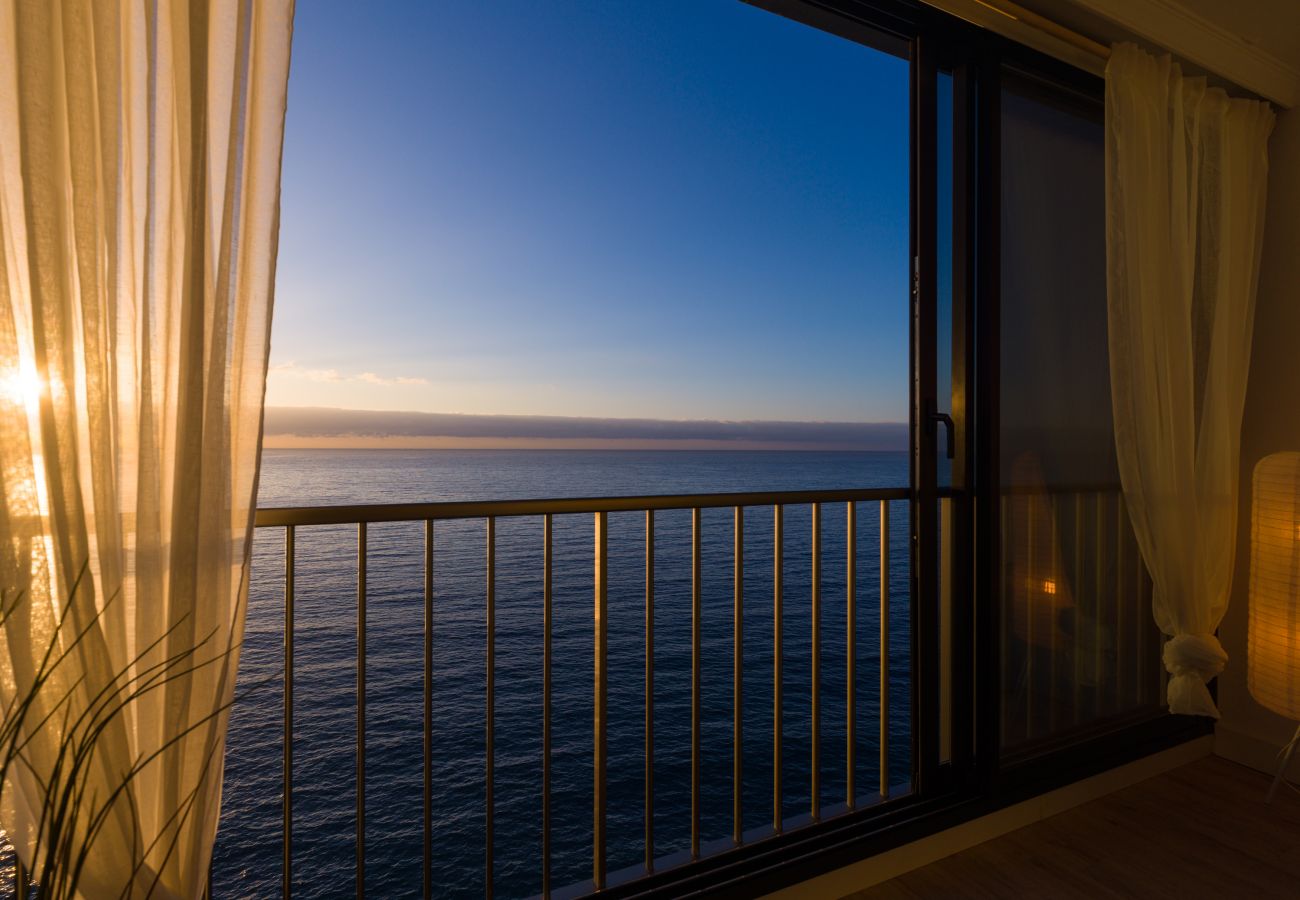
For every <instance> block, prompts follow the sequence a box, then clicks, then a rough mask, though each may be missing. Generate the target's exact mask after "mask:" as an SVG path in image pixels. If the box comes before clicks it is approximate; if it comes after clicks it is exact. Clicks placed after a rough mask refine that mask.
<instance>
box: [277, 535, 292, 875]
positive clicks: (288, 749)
mask: <svg viewBox="0 0 1300 900" xmlns="http://www.w3.org/2000/svg"><path fill="white" fill-rule="evenodd" d="M293 545H294V526H292V525H286V526H285V529H284V772H283V778H284V810H283V813H284V851H283V852H284V856H283V859H282V860H281V864H280V865H281V874H280V878H281V882H282V883H281V889H280V893H281V895H282V896H284V897H288V896H289V895H290V894H291V893H292V891H293V599H294V598H293V581H294V573H293V563H294V546H293Z"/></svg>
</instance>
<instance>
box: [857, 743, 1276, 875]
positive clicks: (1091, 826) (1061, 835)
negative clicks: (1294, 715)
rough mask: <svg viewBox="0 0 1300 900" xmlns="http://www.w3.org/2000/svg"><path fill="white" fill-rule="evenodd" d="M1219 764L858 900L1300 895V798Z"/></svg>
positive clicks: (1051, 822)
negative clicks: (1271, 793)
mask: <svg viewBox="0 0 1300 900" xmlns="http://www.w3.org/2000/svg"><path fill="white" fill-rule="evenodd" d="M1268 785H1269V779H1268V777H1267V776H1266V775H1263V774H1261V773H1259V772H1256V771H1254V770H1252V769H1248V768H1246V767H1244V766H1239V765H1237V764H1236V763H1232V762H1229V761H1227V760H1225V759H1222V758H1220V757H1217V756H1211V757H1207V758H1206V759H1202V760H1197V761H1196V762H1194V763H1191V764H1190V765H1187V766H1183V767H1181V768H1179V769H1175V770H1174V771H1172V772H1167V773H1165V774H1163V775H1159V776H1156V777H1155V778H1151V779H1148V780H1147V781H1144V782H1141V783H1140V784H1136V785H1133V786H1132V787H1129V788H1126V789H1125V790H1122V791H1118V792H1116V793H1114V794H1111V795H1109V796H1107V797H1103V798H1101V799H1099V800H1094V801H1092V802H1091V803H1086V804H1084V805H1082V806H1079V807H1076V808H1075V809H1072V810H1067V811H1066V812H1063V813H1061V814H1059V815H1056V816H1052V817H1051V818H1049V819H1044V820H1043V821H1042V822H1037V823H1035V824H1033V825H1029V826H1027V827H1025V828H1021V829H1019V830H1018V831H1013V832H1011V833H1009V834H1005V835H1003V836H1002V837H999V838H995V839H994V840H991V841H989V842H987V843H984V844H980V845H979V846H977V847H972V848H970V849H969V850H965V851H963V852H961V853H958V854H956V855H954V856H950V857H948V858H947V859H942V860H939V861H938V862H935V863H931V864H930V865H928V866H924V867H922V868H920V869H917V870H915V871H913V872H909V873H907V874H905V875H900V876H899V877H898V878H894V879H892V880H891V881H886V882H884V883H883V884H880V885H877V886H875V887H873V888H869V889H867V890H865V891H861V892H859V893H857V894H854V895H853V896H854V897H855V898H860V900H917V898H922V900H928V898H948V897H953V898H957V897H960V898H971V900H1003V898H1020V897H1035V898H1038V897H1050V898H1060V900H1073V898H1080V900H1084V898H1087V900H1092V898H1102V897H1121V898H1127V897H1142V898H1148V897H1149V898H1169V900H1185V898H1196V897H1244V898H1250V900H1265V898H1271V897H1296V898H1300V794H1297V792H1296V791H1294V790H1288V789H1287V788H1285V787H1284V788H1281V789H1279V791H1278V794H1277V797H1276V799H1275V800H1274V801H1273V803H1272V804H1271V805H1266V804H1265V803H1264V794H1265V792H1266V791H1267V790H1268Z"/></svg>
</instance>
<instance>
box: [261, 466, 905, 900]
mask: <svg viewBox="0 0 1300 900" xmlns="http://www.w3.org/2000/svg"><path fill="white" fill-rule="evenodd" d="M910 496H911V494H910V491H909V490H908V489H906V488H885V489H866V490H837V491H788V492H776V493H735V494H691V495H679V496H640V497H603V498H591V499H566V500H511V501H485V502H442V503H422V504H394V505H377V506H313V507H298V508H264V509H259V510H258V511H257V517H256V526H257V527H258V528H259V529H282V530H283V532H284V710H283V713H284V759H283V779H284V796H283V831H284V834H283V847H284V850H283V861H282V866H283V885H284V888H283V891H284V895H285V896H288V894H289V890H290V885H291V884H292V877H291V875H292V872H291V865H292V863H291V860H292V847H293V816H292V809H293V788H294V781H293V770H294V759H293V733H294V693H293V692H294V684H293V660H294V582H295V572H294V542H295V538H296V536H297V533H298V531H299V529H304V528H312V527H316V526H338V525H353V526H355V527H356V529H357V530H356V548H357V569H356V654H357V656H356V678H357V681H356V690H357V702H356V786H355V795H356V796H355V802H356V814H355V815H356V837H355V842H356V863H355V867H356V888H357V894H358V896H362V895H363V894H364V885H365V866H366V845H365V830H366V798H365V773H366V599H367V586H366V578H367V548H366V542H367V527H368V526H370V525H372V524H375V523H380V522H385V523H387V522H414V523H420V522H423V523H424V548H423V552H424V634H423V645H424V658H423V662H424V679H423V689H424V697H423V732H424V733H423V742H424V760H423V769H424V772H423V789H424V798H423V821H422V832H423V864H422V876H423V886H424V896H426V897H430V896H433V895H434V894H435V893H436V887H435V885H434V883H433V871H432V866H431V861H432V859H433V854H434V852H435V848H436V843H437V834H436V827H435V822H434V815H433V809H434V804H433V784H432V780H431V776H430V773H431V770H432V766H431V753H432V748H433V722H432V718H433V709H434V707H433V678H432V670H433V655H432V649H431V648H432V637H433V614H434V592H435V572H434V550H435V542H436V539H437V528H436V526H437V524H438V523H439V522H444V521H447V520H465V519H477V520H482V521H483V522H484V523H485V526H486V527H485V531H486V547H485V556H484V559H485V571H484V572H483V577H484V579H485V585H484V586H485V590H484V595H483V596H484V609H483V615H484V617H485V620H486V641H487V646H486V673H485V674H486V695H485V697H484V759H483V767H484V768H483V777H484V782H485V788H486V790H485V805H484V809H483V815H484V819H485V822H484V825H485V828H484V834H485V847H484V856H485V886H486V893H487V894H488V895H489V896H490V895H491V893H492V884H493V868H494V866H493V854H494V847H493V830H494V829H493V824H494V802H493V782H494V756H495V734H494V714H495V702H496V696H495V694H496V686H495V677H494V669H495V656H494V654H495V640H496V635H495V631H496V626H495V616H496V578H497V547H496V522H497V520H498V519H504V518H517V517H533V518H537V519H540V521H541V525H542V528H541V533H540V535H539V539H540V541H541V543H542V559H543V562H542V565H543V621H542V642H543V645H542V670H543V671H542V721H541V723H540V728H541V733H542V760H541V763H542V778H541V813H542V815H541V836H542V852H541V859H540V860H539V868H540V874H541V887H542V894H543V896H549V895H550V893H551V891H552V888H553V885H552V880H551V833H552V821H553V810H552V806H553V804H552V798H551V750H552V735H551V718H552V707H551V684H552V666H553V663H554V660H553V658H552V651H551V646H552V631H553V624H552V622H553V620H552V543H553V542H552V531H553V520H554V518H555V517H557V516H584V515H585V516H591V517H592V562H593V569H592V571H593V579H592V580H593V590H592V596H593V606H592V615H591V621H592V625H593V630H594V638H595V648H594V660H595V664H594V672H593V684H592V696H591V703H592V711H593V725H594V729H593V735H594V740H593V746H592V767H593V773H594V774H593V778H594V783H593V792H592V801H593V802H592V811H591V815H592V841H591V881H590V886H591V887H593V888H595V889H597V890H600V889H602V888H605V887H606V886H607V884H608V883H609V872H608V870H607V834H606V819H607V810H606V802H607V792H606V780H607V764H608V755H607V747H606V736H605V733H606V724H607V702H608V695H609V667H608V661H607V636H608V625H607V620H608V603H609V567H610V558H609V552H608V537H609V522H608V515H609V513H611V512H615V513H619V512H643V513H644V515H645V535H644V537H645V553H644V563H645V634H644V650H645V672H644V704H645V750H644V756H645V768H644V805H645V809H644V822H645V834H644V863H643V867H644V873H645V874H650V873H653V872H654V871H655V868H656V855H655V844H654V830H653V824H654V818H655V816H654V807H655V784H654V769H655V766H654V759H655V734H654V697H655V690H654V677H655V671H654V659H655V657H654V619H655V572H654V568H655V514H656V512H660V511H665V510H688V511H690V513H691V543H690V555H691V669H690V682H691V701H690V719H691V729H690V743H691V748H690V750H691V766H690V813H689V815H690V852H689V859H690V860H695V859H699V858H700V857H701V837H700V818H701V810H700V796H701V790H700V770H701V739H700V735H701V702H700V696H701V689H700V680H701V679H700V669H701V627H700V623H701V608H702V602H703V591H702V587H701V577H702V572H701V567H702V566H701V531H702V529H701V511H702V510H705V509H727V508H731V509H734V511H735V524H734V549H733V557H734V618H733V635H732V639H733V641H734V658H735V662H734V667H735V668H734V672H733V680H734V683H733V708H734V718H733V723H732V752H733V766H732V785H731V787H732V797H733V803H732V820H733V827H732V834H731V838H732V843H733V844H734V845H739V844H741V843H743V842H744V840H745V835H744V832H743V829H742V817H741V806H742V780H743V764H742V758H743V756H742V747H743V745H744V738H745V735H744V728H743V715H742V713H743V703H742V683H743V678H742V671H741V670H742V653H741V642H742V634H743V606H744V600H745V598H744V585H745V577H744V524H745V518H744V511H745V510H746V509H752V508H754V507H770V508H771V510H772V516H773V520H772V538H773V556H774V561H775V564H774V567H773V575H772V595H771V604H772V612H773V647H772V652H773V656H772V673H771V674H772V703H773V706H772V711H773V727H772V734H771V742H772V748H771V749H772V760H773V779H772V782H773V784H772V828H771V830H772V832H774V833H780V832H781V831H782V830H783V829H784V828H788V827H790V823H789V822H788V820H785V819H784V816H783V799H782V784H781V768H782V764H781V756H782V734H783V728H782V707H783V702H782V664H783V648H782V600H783V593H784V585H783V578H782V570H783V566H782V562H783V548H784V541H785V534H784V513H785V509H786V508H787V507H789V506H807V507H810V508H811V522H812V534H811V582H812V583H811V585H810V588H811V594H810V597H811V615H812V623H811V628H812V631H811V634H812V641H811V648H810V653H811V660H810V662H811V688H810V689H811V720H810V722H811V725H810V729H811V735H810V739H811V766H810V769H811V779H812V784H811V808H810V809H809V810H808V812H809V817H810V819H811V821H813V822H816V821H818V820H820V819H821V818H822V817H823V813H824V811H823V809H822V808H821V795H822V790H821V786H820V784H819V777H820V776H819V770H820V768H821V763H820V754H821V752H822V750H823V747H822V742H821V735H820V729H819V724H818V723H819V712H820V709H819V704H820V701H821V689H820V683H821V681H822V671H821V640H822V639H821V633H820V627H821V626H820V621H821V617H822V581H823V579H822V560H821V557H822V553H823V541H822V534H821V532H822V525H823V518H824V516H825V515H826V514H827V512H828V510H829V509H830V508H832V507H838V508H839V510H840V514H841V515H843V516H844V517H845V529H846V531H845V533H846V536H847V540H846V546H847V559H846V560H845V564H846V568H845V570H844V571H845V575H846V577H845V583H846V587H847V593H846V599H845V602H846V614H847V623H846V636H847V643H848V646H847V647H846V648H845V655H844V659H845V666H846V668H847V671H846V673H845V684H846V688H845V690H846V693H847V696H846V697H845V709H846V717H847V722H846V742H847V746H846V747H844V748H843V749H844V752H845V753H846V754H847V770H846V784H845V798H844V806H843V808H844V809H847V810H852V809H853V808H854V807H855V806H856V805H857V804H858V802H859V797H858V795H857V790H856V784H855V778H854V772H855V768H856V767H857V765H856V762H855V759H856V756H855V754H856V748H855V736H856V732H857V724H856V722H855V716H856V709H857V706H858V704H857V702H856V701H855V696H854V693H855V684H856V681H857V678H856V673H855V672H854V666H855V660H856V659H857V658H858V656H859V653H858V651H857V648H856V647H855V646H854V641H855V638H856V633H857V630H858V629H857V627H856V624H855V617H856V616H857V603H858V600H857V593H858V591H857V584H856V581H857V560H856V556H857V548H858V540H857V520H858V505H859V504H871V503H875V504H878V506H879V531H880V544H879V547H880V560H879V577H880V583H879V596H878V599H879V604H880V606H879V622H880V646H879V654H878V657H879V665H880V694H879V723H880V731H879V745H880V746H879V751H880V754H879V766H880V769H879V785H880V794H881V795H882V797H884V798H888V796H889V792H890V787H889V786H890V777H889V751H890V746H889V737H890V736H889V722H890V716H889V703H890V697H889V628H890V609H889V605H890V586H889V579H890V566H889V562H890V525H889V520H890V518H889V504H890V502H891V501H900V500H907V499H909V498H910ZM826 812H829V811H826Z"/></svg>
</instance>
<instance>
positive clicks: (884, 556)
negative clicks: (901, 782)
mask: <svg viewBox="0 0 1300 900" xmlns="http://www.w3.org/2000/svg"><path fill="white" fill-rule="evenodd" d="M880 797H881V799H883V800H888V799H889V501H888V500H881V501H880Z"/></svg>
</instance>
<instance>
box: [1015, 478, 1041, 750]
mask: <svg viewBox="0 0 1300 900" xmlns="http://www.w3.org/2000/svg"><path fill="white" fill-rule="evenodd" d="M1037 498H1038V495H1037V494H1026V495H1025V501H1024V502H1025V569H1024V572H1023V577H1022V578H1021V581H1020V585H1019V590H1020V592H1021V595H1020V596H1021V598H1022V599H1023V601H1024V612H1025V618H1024V629H1025V740H1030V739H1032V738H1033V736H1034V726H1035V724H1036V722H1035V718H1036V717H1035V716H1034V670H1035V669H1036V668H1037V667H1036V666H1035V665H1034V642H1035V640H1036V638H1037V633H1036V632H1035V630H1034V629H1035V628H1036V627H1037V625H1036V623H1035V619H1036V618H1037V617H1036V616H1035V615H1034V605H1035V604H1034V588H1035V585H1034V577H1035V575H1037V574H1038V573H1037V571H1036V568H1035V564H1036V563H1037V562H1038V554H1037V553H1035V552H1034V551H1035V549H1036V548H1035V544H1037V542H1038V540H1037V539H1038V531H1037V529H1038V517H1037V516H1036V515H1034V510H1035V508H1036V507H1037V506H1038V504H1037V503H1036V502H1035V501H1036V500H1037Z"/></svg>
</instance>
